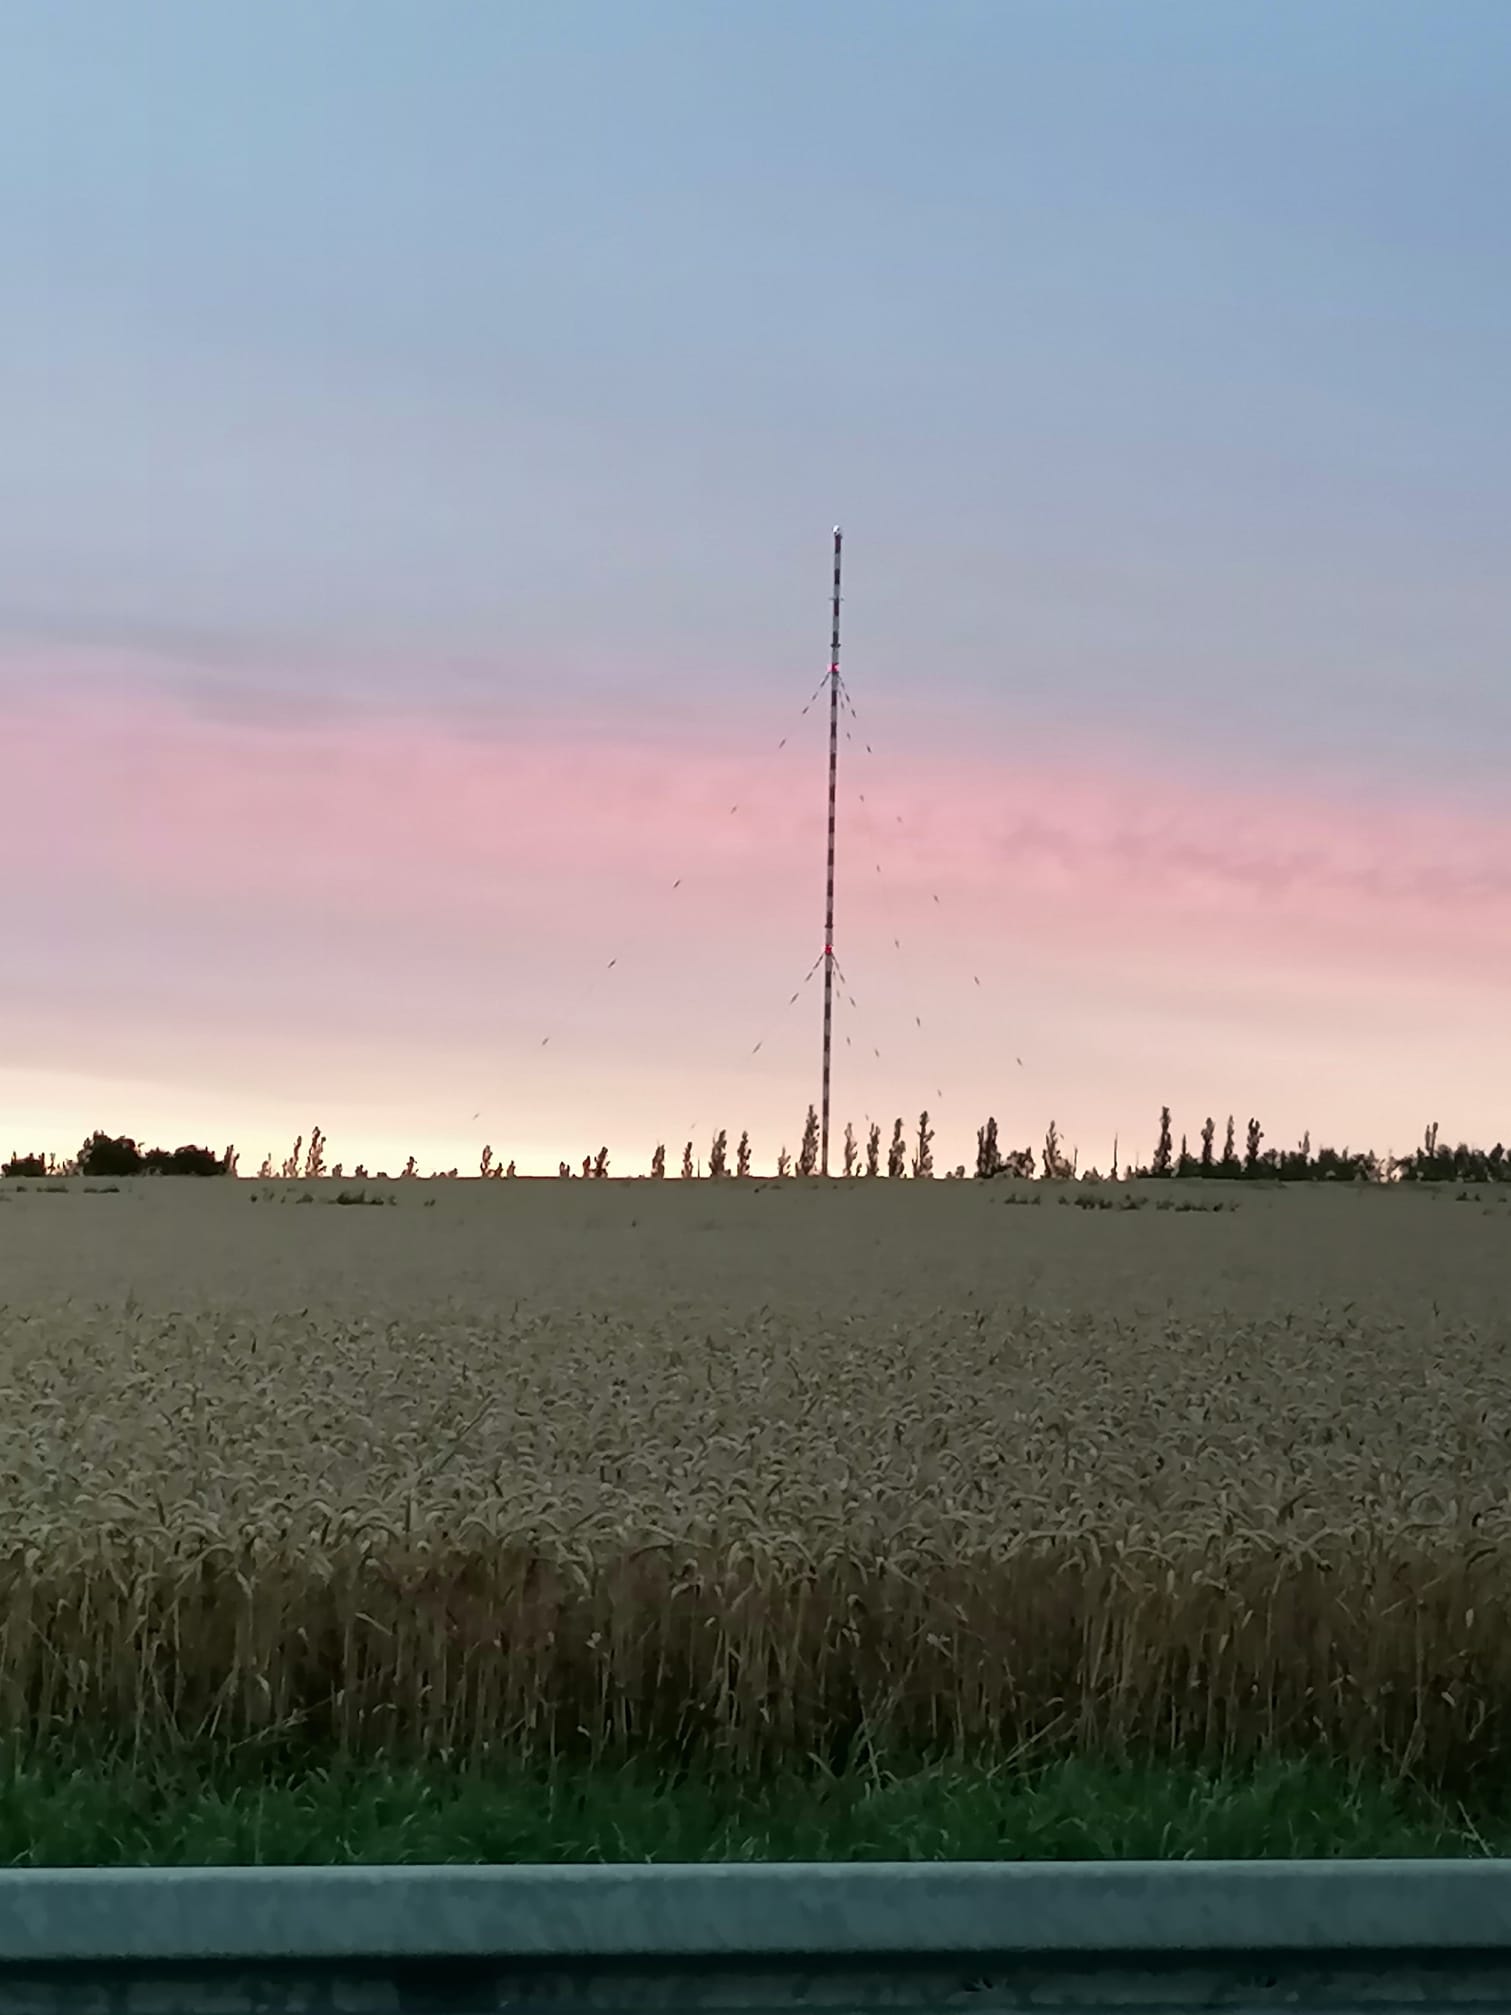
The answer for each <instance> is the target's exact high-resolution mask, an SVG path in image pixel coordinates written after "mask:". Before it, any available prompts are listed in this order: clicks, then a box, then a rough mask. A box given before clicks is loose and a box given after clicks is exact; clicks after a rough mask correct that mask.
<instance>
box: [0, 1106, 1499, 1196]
mask: <svg viewBox="0 0 1511 2015" xmlns="http://www.w3.org/2000/svg"><path fill="white" fill-rule="evenodd" d="M1197 1138H1198V1146H1197V1148H1196V1150H1195V1152H1193V1151H1192V1150H1191V1147H1190V1143H1189V1139H1188V1136H1187V1135H1185V1134H1182V1135H1181V1137H1180V1147H1179V1149H1178V1150H1177V1149H1176V1146H1175V1140H1174V1134H1173V1131H1172V1125H1171V1118H1170V1108H1169V1106H1162V1107H1161V1108H1160V1118H1159V1131H1158V1135H1157V1138H1156V1141H1155V1147H1154V1152H1153V1154H1152V1156H1151V1157H1150V1159H1149V1161H1148V1162H1147V1163H1145V1164H1135V1163H1133V1162H1129V1163H1127V1164H1126V1165H1125V1166H1123V1167H1122V1168H1121V1169H1120V1168H1119V1165H1118V1143H1117V1142H1116V1141H1114V1143H1113V1150H1112V1166H1111V1169H1110V1171H1109V1173H1108V1174H1107V1176H1105V1177H1104V1176H1103V1175H1102V1173H1101V1171H1100V1170H1099V1169H1097V1168H1095V1167H1090V1168H1087V1169H1085V1170H1082V1169H1081V1167H1080V1165H1079V1163H1080V1158H1079V1155H1078V1153H1077V1152H1076V1151H1074V1150H1072V1151H1071V1152H1070V1153H1069V1154H1068V1155H1067V1153H1066V1152H1065V1148H1064V1145H1063V1143H1062V1142H1061V1140H1060V1136H1059V1132H1058V1130H1057V1128H1056V1126H1055V1123H1054V1121H1053V1120H1051V1121H1050V1123H1049V1129H1048V1131H1047V1133H1046V1134H1045V1137H1044V1144H1043V1148H1042V1150H1041V1151H1040V1153H1039V1154H1038V1155H1036V1154H1035V1151H1034V1149H1033V1148H1032V1147H1022V1148H1014V1149H1008V1150H1004V1149H1003V1147H1002V1145H1001V1142H1000V1138H999V1135H998V1129H997V1121H996V1119H995V1117H991V1118H988V1119H987V1121H986V1122H985V1124H984V1125H983V1126H980V1127H978V1128H977V1130H976V1167H975V1176H976V1179H977V1180H978V1181H984V1182H989V1181H993V1180H996V1179H998V1178H1001V1177H1006V1178H1008V1179H1010V1180H1017V1181H1035V1180H1037V1181H1041V1182H1044V1181H1048V1182H1086V1183H1095V1182H1102V1181H1104V1180H1105V1181H1111V1182H1118V1181H1146V1180H1152V1181H1178V1180H1180V1179H1182V1178H1186V1179H1192V1178H1195V1179H1199V1180H1206V1181H1264V1182H1365V1183H1386V1182H1504V1181H1511V1155H1508V1153H1507V1150H1506V1148H1505V1147H1504V1145H1503V1144H1502V1143H1501V1142H1500V1141H1497V1142H1496V1143H1495V1145H1494V1147H1492V1148H1489V1149H1483V1148H1475V1147H1470V1146H1468V1145H1467V1144H1466V1143H1464V1142H1463V1141H1460V1142H1459V1143H1458V1144H1457V1145H1456V1146H1453V1147H1445V1146H1442V1145H1441V1144H1440V1143H1439V1140H1438V1126H1437V1122H1436V1121H1434V1122H1433V1123H1432V1125H1430V1126H1429V1127H1428V1128H1427V1130H1426V1132H1425V1134H1424V1136H1423V1140H1422V1145H1421V1146H1420V1147H1419V1148H1417V1149H1415V1150H1414V1151H1413V1152H1412V1153H1411V1154H1409V1155H1405V1156H1395V1155H1391V1156H1386V1157H1383V1158H1382V1157H1381V1156H1380V1155H1377V1154H1375V1153H1374V1152H1373V1151H1372V1150H1360V1151H1351V1150H1350V1149H1348V1148H1346V1147H1344V1148H1341V1149H1340V1148H1332V1147H1319V1148H1318V1149H1316V1150H1315V1152H1314V1151H1313V1148H1312V1144H1311V1134H1310V1132H1309V1131H1308V1132H1306V1133H1304V1134H1303V1135H1302V1137H1301V1139H1300V1141H1299V1142H1298V1143H1297V1144H1296V1146H1295V1147H1293V1148H1275V1147H1268V1148H1267V1147H1265V1146H1264V1145H1263V1141H1264V1129H1263V1128H1262V1127H1261V1126H1260V1124H1259V1122H1258V1120H1257V1119H1250V1120H1249V1122H1248V1126H1247V1128H1246V1129H1245V1133H1244V1141H1243V1146H1242V1148H1241V1149H1240V1148H1239V1145H1238V1139H1237V1132H1236V1128H1235V1124H1234V1118H1233V1115H1232V1114H1231V1113H1230V1114H1229V1115H1228V1120H1227V1127H1226V1131H1225V1133H1224V1136H1223V1141H1222V1145H1221V1147H1219V1146H1218V1144H1217V1126H1216V1122H1215V1121H1214V1120H1213V1119H1212V1118H1211V1117H1210V1116H1209V1117H1208V1118H1207V1119H1206V1120H1205V1121H1204V1122H1203V1124H1202V1126H1201V1129H1200V1132H1199V1134H1198V1137H1197ZM933 1145H934V1129H933V1126H932V1125H931V1123H930V1119H929V1115H928V1113H927V1112H926V1111H925V1112H923V1113H920V1114H919V1117H918V1124H917V1127H916V1129H915V1130H914V1132H913V1135H912V1137H911V1141H910V1139H909V1137H908V1136H907V1134H906V1133H905V1130H904V1126H903V1122H902V1120H901V1119H900V1118H899V1119H897V1120H895V1121H894V1123H893V1127H892V1135H891V1139H890V1141H889V1143H888V1145H887V1147H886V1149H885V1152H883V1148H882V1131H881V1128H880V1126H879V1125H877V1124H876V1123H875V1122H874V1121H873V1122H871V1123H870V1124H869V1125H868V1127H867V1131H866V1137H865V1141H864V1144H862V1142H861V1140H860V1138H859V1137H858V1136H857V1134H856V1131H855V1128H854V1127H853V1126H852V1125H850V1124H849V1123H848V1122H847V1124H846V1126H845V1131H844V1138H843V1143H842V1147H841V1167H840V1169H839V1170H837V1171H836V1174H837V1175H839V1177H840V1178H841V1179H842V1180H860V1181H874V1180H878V1179H880V1178H882V1177H883V1175H885V1177H886V1178H888V1179H889V1180H891V1181H894V1182H898V1181H903V1180H911V1181H915V1182H918V1181H926V1180H929V1179H931V1178H932V1177H933V1176H934V1173H935V1169H934V1153H933ZM325 1150H326V1139H325V1135H324V1134H323V1133H322V1132H321V1131H320V1129H319V1127H314V1128H312V1129H311V1132H310V1136H309V1140H308V1141H307V1142H306V1140H305V1138H304V1136H303V1135H302V1134H301V1135H300V1136H299V1137H298V1138H297V1139H296V1140H295V1142H294V1145H293V1150H292V1152H291V1153H290V1154H288V1155H286V1156H285V1157H284V1158H283V1160H282V1161H281V1162H279V1163H278V1164H276V1165H275V1163H274V1159H273V1156H272V1155H271V1154H268V1155H266V1156H265V1157H264V1159H263V1161H262V1164H261V1166H260V1167H259V1169H258V1171H257V1174H258V1176H259V1177H260V1178H261V1179H262V1180H264V1181H273V1180H276V1179H279V1178H281V1179H283V1180H285V1181H298V1180H303V1181H314V1180H316V1179H318V1178H320V1177H322V1176H327V1175H329V1176H332V1177H334V1178H336V1179H338V1180H339V1179H340V1178H342V1177H343V1176H347V1175H349V1176H350V1177H351V1178H352V1179H353V1180H355V1181H363V1180H369V1181H376V1182H388V1181H390V1180H392V1178H391V1177H390V1175H389V1173H388V1171H387V1170H386V1169H378V1170H376V1171H374V1172H373V1173H371V1174H369V1171H368V1170H367V1168H366V1167H364V1166H363V1165H362V1164H360V1163H359V1164H358V1165H357V1166H356V1167H354V1168H352V1169H350V1170H348V1169H346V1168H345V1166H344V1165H343V1164H342V1163H341V1162H336V1163H334V1164H333V1165H328V1164H327V1161H326V1152H325ZM239 1163H240V1157H239V1156H238V1154H237V1151H236V1149H235V1147H234V1146H232V1147H227V1148H226V1150H225V1151H224V1153H223V1154H220V1155H217V1154H215V1153H214V1152H213V1150H212V1149H210V1148H207V1147H196V1146H186V1147H177V1148H159V1147H153V1148H145V1149H144V1148H141V1147H139V1146H138V1144H137V1142H136V1141H135V1140H134V1139H132V1138H131V1137H130V1136H129V1135H126V1134H115V1135H112V1134H107V1133H104V1132H102V1131H97V1132H95V1133H92V1134H91V1135H90V1136H89V1138H88V1139H87V1140H86V1141H85V1142H84V1143H83V1145H82V1146H81V1147H80V1149H79V1151H78V1153H77V1154H76V1155H74V1156H72V1157H71V1158H69V1159H68V1160H65V1161H62V1162H60V1161H59V1160H58V1159H57V1158H56V1157H55V1156H54V1155H51V1154H20V1153H13V1154H12V1155H11V1157H10V1159H9V1160H8V1161H5V1162H3V1163H0V1175H4V1176H9V1177H13V1178H14V1177H48V1176H70V1175H83V1176H92V1177H119V1176H134V1175H162V1176H216V1175H219V1176H227V1175H229V1176H234V1175H237V1174H238V1173H239ZM818 1169H819V1120H818V1114H817V1111H816V1110H815V1108H814V1107H813V1106H811V1105H810V1106H809V1108H808V1112H807V1116H806V1118H805V1119H804V1122H803V1131H802V1135H801V1139H800V1143H799V1147H798V1152H797V1156H796V1158H795V1159H794V1157H793V1156H792V1154H791V1153H790V1152H789V1151H788V1149H787V1148H786V1146H785V1145H784V1146H783V1147H782V1149H781V1151H780V1153H779V1154H778V1156H777V1161H776V1174H777V1177H778V1178H779V1179H786V1178H788V1177H794V1176H807V1177H811V1176H816V1175H817V1174H818ZM419 1173H420V1171H419V1169H418V1167H417V1166H416V1163H415V1157H414V1156H413V1155H410V1156H409V1158H408V1159H407V1161H406V1162H405V1164H404V1167H403V1168H402V1169H401V1170H400V1171H399V1179H400V1180H403V1179H406V1178H409V1179H412V1178H417V1177H418V1176H419ZM457 1173H458V1171H457V1170H456V1169H454V1168H450V1169H434V1170H432V1171H431V1176H432V1179H441V1178H454V1177H455V1176H456V1175H457ZM478 1173H479V1175H480V1176H481V1177H483V1178H484V1179H485V1180H489V1181H498V1180H503V1181H508V1180H512V1179H513V1178H515V1177H516V1176H517V1174H518V1170H517V1169H516V1167H515V1164H514V1163H513V1162H512V1161H510V1162H509V1163H508V1164H507V1165H505V1166H500V1165H499V1164H498V1162H497V1161H496V1160H495V1159H494V1154H493V1149H492V1147H491V1146H490V1147H485V1148H484V1149H483V1151H482V1157H481V1161H480V1165H479V1169H478ZM579 1173H580V1175H581V1178H582V1179H584V1180H587V1181H594V1180H605V1179H607V1177H608V1173H609V1151H608V1149H607V1148H606V1147H601V1148H600V1149H599V1150H598V1153H597V1154H596V1155H584V1156H583V1159H582V1166H581V1170H580V1172H579V1171H578V1170H576V1169H574V1168H573V1167H572V1166H571V1165H570V1164H569V1163H567V1162H565V1161H563V1162H561V1163H560V1164H559V1166H558V1169H557V1174H558V1176H559V1177H560V1178H561V1179H563V1180H574V1181H575V1180H577V1179H578V1176H579ZM649 1173H650V1179H651V1180H652V1181H661V1180H664V1179H665V1176H666V1146H665V1144H664V1143H658V1144H657V1146H656V1148H655V1151H654V1153H653V1154H652V1156H651V1165H650V1172H649ZM751 1174H752V1168H751V1147H750V1134H749V1132H748V1131H745V1132H742V1133H741V1134H740V1137H739V1139H738V1141H737V1142H736V1143H735V1146H734V1151H733V1165H731V1157H730V1143H729V1133H728V1130H727V1129H726V1128H723V1127H721V1128H720V1129H719V1130H718V1132H717V1133H716V1134H715V1135H714V1137H713V1140H712V1142H711V1144H710V1147H709V1151H708V1163H707V1168H706V1170H705V1168H704V1165H703V1161H702V1159H701V1158H700V1157H695V1155H694V1149H693V1142H692V1141H688V1142H687V1143H686V1144H685V1146H684V1147H683V1150H682V1160H681V1175H682V1179H683V1180H684V1181H692V1180H697V1179H702V1180H713V1181H718V1180H722V1179H727V1178H731V1177H732V1178H734V1179H737V1180H742V1179H748V1178H749V1177H750V1176H751ZM965 1178H966V1169H965V1165H964V1163H960V1164H959V1165H958V1166H957V1167H955V1168H953V1169H948V1170H946V1171H945V1174H944V1180H945V1181H946V1182H960V1181H964V1180H965Z"/></svg>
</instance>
